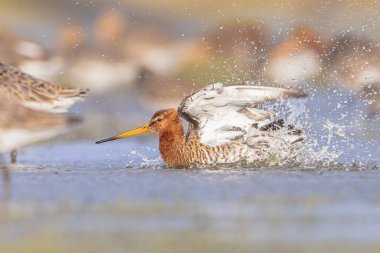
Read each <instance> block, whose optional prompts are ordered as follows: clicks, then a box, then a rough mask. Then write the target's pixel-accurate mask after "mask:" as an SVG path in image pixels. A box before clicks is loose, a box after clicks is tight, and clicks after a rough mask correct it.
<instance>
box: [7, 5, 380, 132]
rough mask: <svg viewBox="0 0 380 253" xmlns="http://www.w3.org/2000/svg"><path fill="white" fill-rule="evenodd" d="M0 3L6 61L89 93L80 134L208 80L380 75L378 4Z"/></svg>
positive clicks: (274, 81)
mask: <svg viewBox="0 0 380 253" xmlns="http://www.w3.org/2000/svg"><path fill="white" fill-rule="evenodd" d="M0 7H1V10H0V12H1V17H0V20H1V34H0V39H1V42H2V43H1V48H0V56H1V59H2V61H3V62H4V63H8V64H12V65H16V66H18V67H20V68H21V69H22V70H24V71H26V72H27V73H30V74H33V75H35V76H36V77H39V78H41V79H44V80H47V81H51V82H55V83H58V84H60V85H67V86H74V87H77V86H80V87H85V88H89V89H90V90H91V96H90V97H89V98H88V101H87V103H86V105H81V106H83V107H85V108H84V109H83V112H84V113H85V114H86V117H87V124H86V127H85V128H86V131H84V132H85V134H84V133H82V135H80V136H83V135H87V136H83V137H95V136H101V135H104V134H105V133H108V132H112V131H115V130H117V129H120V126H121V125H123V126H124V127H129V125H128V123H131V122H135V121H143V120H146V118H141V117H142V115H145V116H144V117H148V118H149V116H148V115H150V113H151V112H153V111H155V110H158V109H161V108H165V107H175V106H177V105H178V104H179V102H180V101H181V99H182V98H183V96H184V95H186V94H189V93H191V92H192V91H194V90H195V89H198V88H200V87H203V86H204V85H206V84H210V83H214V82H223V83H239V82H244V81H247V80H251V81H258V82H259V83H260V84H264V85H265V84H270V85H281V86H300V87H301V88H304V89H308V87H310V86H313V85H314V86H327V85H333V84H337V83H338V84H341V87H340V88H343V89H344V88H347V89H349V90H355V91H358V90H360V89H361V88H362V86H363V82H360V81H358V80H356V78H354V77H353V76H356V77H358V76H360V75H361V73H356V72H358V71H359V70H358V69H360V68H363V65H371V68H372V69H376V68H377V69H376V70H377V72H379V65H380V64H379V63H378V60H376V59H372V58H374V55H376V54H377V53H378V52H377V51H378V49H377V46H378V41H379V39H380V31H379V29H378V26H379V22H380V21H379V4H378V3H376V1H295V0H294V1H292V0H290V1H266V3H262V2H261V1H236V2H234V1H222V2H218V3H216V2H212V1H163V2H162V1H156V2H154V3H151V2H149V1H107V2H105V1H49V2H46V1H42V0H41V1H38V0H36V1H22V0H16V1H1V3H0ZM375 47H376V49H374V48H375ZM336 48H338V49H339V50H335V49H336ZM363 48H364V49H365V50H367V51H368V50H371V49H372V51H371V53H370V54H371V56H369V55H368V54H369V53H368V52H364V53H362V52H360V57H361V58H362V59H360V61H361V62H360V63H356V62H353V61H352V60H351V61H347V58H350V59H357V58H358V55H357V53H358V52H357V51H362V49H363ZM334 50H335V51H334ZM365 50H364V51H365ZM363 54H364V56H363ZM286 56H287V57H289V59H287V58H286ZM376 57H377V56H376ZM332 59H333V60H332ZM361 63H363V64H361ZM361 71H367V70H366V69H364V70H363V69H362V70H361ZM367 72H368V71H367ZM363 75H365V74H363ZM376 75H380V74H379V73H377V74H376ZM371 77H372V76H371ZM345 78H349V79H350V80H348V81H347V80H346V79H345ZM365 78H366V77H363V78H362V79H365ZM379 78H380V77H378V76H376V77H375V78H374V80H373V78H372V79H371V78H369V79H370V80H368V83H369V82H372V84H375V82H377V81H378V80H377V79H379ZM111 98H112V103H110V99H111ZM371 99H373V100H378V97H376V98H374V97H371ZM378 107H379V106H378V102H377V103H375V105H372V106H370V108H369V113H370V114H377V112H378V110H379V109H378ZM104 112H108V113H106V114H104ZM110 112H112V113H110ZM103 120H107V122H110V124H107V125H105V124H100V122H102V121H103ZM125 124H126V125H125ZM89 129H91V131H90V130H89Z"/></svg>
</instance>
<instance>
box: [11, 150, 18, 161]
mask: <svg viewBox="0 0 380 253" xmlns="http://www.w3.org/2000/svg"><path fill="white" fill-rule="evenodd" d="M16 162H17V150H16V149H14V150H12V151H11V163H13V164H15V163H16Z"/></svg>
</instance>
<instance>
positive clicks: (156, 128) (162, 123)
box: [96, 109, 182, 144]
mask: <svg viewBox="0 0 380 253" xmlns="http://www.w3.org/2000/svg"><path fill="white" fill-rule="evenodd" d="M178 125H179V126H181V123H180V118H179V115H178V112H177V110H175V109H164V110H160V111H158V112H156V113H155V114H154V115H153V116H152V118H151V120H150V122H149V123H148V124H145V125H143V126H141V127H138V128H136V129H134V130H130V131H127V132H125V133H122V134H119V135H115V136H113V137H110V138H107V139H104V140H100V141H97V142H96V143H97V144H100V143H103V142H107V141H113V140H117V139H122V138H126V137H130V136H133V135H137V134H142V133H146V132H158V133H163V132H166V131H168V130H169V129H171V128H173V127H175V126H178ZM181 128H182V126H181Z"/></svg>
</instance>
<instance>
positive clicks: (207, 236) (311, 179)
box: [0, 139, 380, 252]
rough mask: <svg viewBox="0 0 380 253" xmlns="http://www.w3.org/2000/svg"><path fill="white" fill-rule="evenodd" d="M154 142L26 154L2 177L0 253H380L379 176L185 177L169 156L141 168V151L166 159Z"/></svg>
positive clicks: (210, 173) (245, 173) (284, 171)
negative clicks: (179, 252) (176, 250)
mask: <svg viewBox="0 0 380 253" xmlns="http://www.w3.org/2000/svg"><path fill="white" fill-rule="evenodd" d="M154 145H155V143H154V142H152V141H150V140H138V139H137V140H130V141H129V142H122V141H121V142H114V143H110V144H107V145H94V144H93V143H92V142H74V143H61V144H60V143H56V144H53V145H42V146H39V147H35V148H28V149H24V150H23V151H22V152H21V154H20V158H21V161H25V163H26V164H24V165H19V166H16V167H14V168H12V169H11V170H10V171H9V170H8V172H9V175H8V176H7V177H6V178H8V181H7V182H4V181H2V183H3V185H2V187H1V190H2V193H1V196H2V198H3V200H2V202H1V204H0V214H1V215H0V217H1V218H0V237H1V241H2V242H3V245H2V246H0V251H4V252H5V251H6V252H12V250H14V251H15V252H19V250H20V249H22V248H23V247H24V246H25V247H27V248H30V247H31V248H35V249H36V252H38V251H44V250H46V249H47V251H49V249H50V248H49V247H50V246H49V245H50V244H56V243H61V244H63V245H65V246H62V247H61V250H62V251H64V250H67V249H74V250H76V251H86V250H90V249H91V250H94V251H95V252H97V251H99V252H100V251H102V249H103V250H105V249H109V248H110V247H111V248H112V247H114V248H115V251H116V252H123V250H122V249H123V248H124V249H125V247H127V246H128V247H132V248H134V249H135V250H138V251H140V250H141V251H144V252H161V251H165V249H167V248H168V247H169V246H170V245H177V246H178V245H185V246H186V247H188V251H190V250H191V249H194V250H196V249H198V246H199V247H200V248H201V249H202V250H201V251H205V252H207V250H208V249H215V250H218V251H219V252H223V251H225V252H229V251H230V249H231V248H236V247H238V248H239V247H240V248H241V250H242V251H243V252H249V249H252V247H254V248H257V249H262V250H264V251H270V252H272V251H273V252H276V251H277V250H278V248H277V247H280V248H281V249H282V250H283V251H287V250H289V251H292V252H294V251H309V252H317V251H318V250H324V249H334V250H336V251H337V252H339V251H340V250H347V251H350V250H354V249H358V248H360V249H361V250H367V251H369V252H370V251H373V252H376V250H379V249H380V248H379V245H378V242H379V239H380V226H379V224H380V184H379V181H380V170H379V169H376V168H375V169H374V168H373V167H366V168H364V167H363V168H361V169H360V170H357V168H356V167H349V166H348V167H346V168H345V169H344V170H341V169H334V168H332V167H327V168H321V167H316V168H270V169H268V168H266V169H230V170H229V169H224V170H215V169H213V170H175V169H167V168H165V167H163V166H162V162H161V161H159V160H156V161H154V162H150V163H148V164H150V165H149V166H146V165H145V166H140V164H141V163H142V161H143V160H144V159H145V158H144V157H140V156H139V155H138V154H140V153H144V156H147V157H151V158H154V157H157V151H156V150H154ZM136 147H139V148H137V150H134V149H135V148H136ZM131 160H134V162H133V163H132V165H131V164H130V161H131ZM28 163H29V164H31V165H28ZM127 163H128V166H126V164H127ZM144 164H146V162H145V163H144ZM4 175H6V171H3V176H4ZM4 183H5V184H4ZM99 238H101V239H99ZM127 238H129V239H127ZM184 238H187V239H184ZM75 240H78V243H77V244H75V245H76V246H75V247H74V248H70V247H71V246H70V247H69V248H67V247H68V246H67V244H66V242H70V245H71V243H72V242H73V241H75ZM87 240H88V241H87ZM99 240H100V241H101V242H102V243H100V241H99ZM20 242H22V243H20ZM153 242H154V245H156V246H154V247H153V246H152V245H151V244H152V243H153ZM203 243H204V244H205V245H207V246H205V247H201V246H200V245H202V244H203ZM45 244H47V246H46V245H45ZM97 244H99V246H97V247H95V249H93V248H91V247H93V246H94V245H97ZM7 245H8V246H7ZM9 245H11V246H9ZM12 245H13V246H12ZM14 245H18V246H17V247H16V246H14ZM23 245H24V246H23ZM91 245H92V246H91ZM157 245H158V246H157ZM222 245H225V246H222ZM12 247H13V248H12ZM58 252H60V251H58Z"/></svg>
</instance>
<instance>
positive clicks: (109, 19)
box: [0, 0, 380, 253]
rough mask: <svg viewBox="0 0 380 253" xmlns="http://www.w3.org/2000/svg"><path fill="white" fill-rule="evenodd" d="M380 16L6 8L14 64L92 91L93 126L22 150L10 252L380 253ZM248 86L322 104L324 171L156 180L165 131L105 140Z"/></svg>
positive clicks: (28, 2) (112, 4)
mask: <svg viewBox="0 0 380 253" xmlns="http://www.w3.org/2000/svg"><path fill="white" fill-rule="evenodd" d="M379 12H380V3H379V2H378V1H376V0H356V1H302V0H286V1H272V0H267V1H259V0H251V1H244V0H236V1H199V0H187V1H184V0H165V1H145V0H128V1H127V0H118V1H117V0H108V1H100V0H98V1H97V0H64V1H60V0H49V1H45V0H12V1H6V0H0V61H1V62H3V63H6V64H10V65H14V66H17V67H19V68H20V69H22V70H23V71H25V72H27V73H29V74H32V75H34V76H36V77H38V78H41V79H43V80H46V81H50V82H53V83H56V84H59V85H63V86H67V87H82V88H88V89H90V94H89V96H88V97H87V98H86V100H85V102H83V103H79V104H77V105H75V107H73V109H72V110H71V111H70V113H71V114H77V115H80V116H81V117H83V118H84V119H85V121H84V123H83V124H82V125H81V126H80V127H78V128H76V129H74V130H73V131H71V132H70V133H69V134H66V135H64V136H62V137H60V139H59V140H58V142H57V140H55V141H51V142H48V143H45V144H43V145H41V146H35V147H30V148H26V149H22V150H20V159H21V160H20V161H21V163H27V164H26V165H25V167H24V168H23V169H22V170H15V171H12V177H11V181H10V182H11V183H9V182H6V180H4V181H3V182H2V183H3V186H4V187H2V191H3V192H2V193H3V196H4V201H2V202H1V203H0V237H1V238H0V241H2V242H5V243H4V244H3V243H1V244H0V252H7V253H9V252H67V251H75V252H87V251H90V250H91V251H92V252H105V251H109V250H110V249H112V250H113V252H125V249H128V252H134V251H136V252H138V251H140V252H171V251H173V250H172V247H174V248H176V249H180V250H181V251H183V252H187V251H188V252H194V251H201V252H203V251H204V252H210V251H217V252H232V251H239V252H251V251H252V249H256V250H260V251H263V252H278V251H280V250H281V251H282V252H321V251H326V250H328V251H330V252H334V251H336V252H341V251H345V252H357V251H358V250H360V251H362V250H363V247H364V251H367V252H379V249H380V245H379V234H380V231H379V226H377V225H378V224H380V215H379V214H380V210H379V203H380V196H379V194H378V193H379V192H380V191H379V190H380V189H379V186H378V181H379V179H380V175H379V172H378V171H379V170H378V169H379V164H380V150H379V144H380V137H379V136H380V130H379V123H380V120H379V113H380V95H379V94H380V93H379V91H380V86H379V84H380V49H379V48H380V44H379V43H380V29H379V28H380V13H379ZM245 81H253V82H255V83H256V84H258V85H270V86H281V87H298V88H302V89H304V90H305V91H307V92H308V93H309V100H308V101H307V102H305V103H303V104H302V103H301V104H296V106H295V108H296V109H297V110H299V111H301V110H302V112H301V113H300V114H301V116H299V115H298V114H297V116H299V117H298V118H297V120H296V122H295V124H298V125H299V126H301V127H302V128H303V129H305V130H306V131H307V134H308V136H309V140H310V142H311V143H313V145H314V144H315V147H318V152H315V153H314V154H315V156H316V157H317V158H318V159H319V162H322V163H318V164H322V165H324V166H321V167H320V168H319V167H318V166H317V167H318V168H317V170H316V171H315V170H310V171H307V172H300V171H298V170H297V169H293V168H291V169H290V170H286V171H283V169H284V168H280V170H277V169H274V170H270V171H269V172H267V173H265V172H263V171H261V170H258V171H256V170H255V171H252V172H247V171H232V172H225V171H207V172H199V171H189V172H179V171H175V170H157V168H161V166H162V162H161V161H160V160H159V159H158V160H151V158H152V157H157V156H158V151H157V149H156V148H157V138H156V136H155V135H145V136H139V137H138V138H136V139H133V140H130V141H128V142H127V141H126V142H118V143H113V144H110V145H109V146H106V147H104V146H102V147H99V146H96V147H95V145H93V143H94V141H95V140H97V139H101V138H103V137H107V136H111V135H114V134H116V133H118V132H121V131H125V130H128V129H130V128H134V127H136V126H140V125H141V124H143V123H145V122H146V121H147V120H149V119H150V117H151V115H152V113H153V112H154V111H156V110H159V109H163V108H167V107H174V108H175V107H177V106H178V105H179V103H180V101H181V100H182V99H183V97H184V96H185V95H188V94H190V93H191V92H193V91H195V90H197V89H199V88H201V87H204V86H205V85H207V84H210V83H215V82H222V83H230V84H232V83H241V82H245ZM272 109H273V108H272ZM293 109H294V107H293ZM293 116H294V115H293ZM57 143H58V144H57ZM136 146H137V147H138V148H137V151H136V149H135V148H136ZM313 147H314V146H313ZM333 154H334V155H333ZM335 154H336V156H335ZM147 157H148V158H147ZM337 157H339V159H336V160H335V158H337ZM318 159H317V160H318ZM135 160H138V163H137V164H138V165H136V163H135ZM325 161H328V162H331V161H333V163H326V164H328V166H327V167H326V166H325V163H324V162H325ZM29 163H30V164H33V165H28V164H29ZM36 164H38V166H36ZM125 164H127V167H125ZM347 166H348V167H347ZM136 167H137V168H143V170H140V169H135V168H136ZM347 168H348V169H347ZM346 170H347V171H349V172H347V171H346ZM359 171H360V173H359ZM355 173H358V174H355ZM4 178H6V176H4ZM342 178H343V179H344V180H343V181H342ZM358 178H359V179H358ZM6 184H9V185H6ZM8 191H9V192H8ZM219 233H220V234H219ZM147 235H148V236H147Z"/></svg>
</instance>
